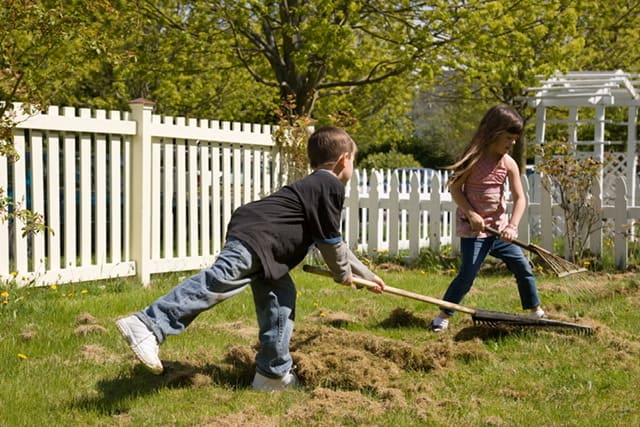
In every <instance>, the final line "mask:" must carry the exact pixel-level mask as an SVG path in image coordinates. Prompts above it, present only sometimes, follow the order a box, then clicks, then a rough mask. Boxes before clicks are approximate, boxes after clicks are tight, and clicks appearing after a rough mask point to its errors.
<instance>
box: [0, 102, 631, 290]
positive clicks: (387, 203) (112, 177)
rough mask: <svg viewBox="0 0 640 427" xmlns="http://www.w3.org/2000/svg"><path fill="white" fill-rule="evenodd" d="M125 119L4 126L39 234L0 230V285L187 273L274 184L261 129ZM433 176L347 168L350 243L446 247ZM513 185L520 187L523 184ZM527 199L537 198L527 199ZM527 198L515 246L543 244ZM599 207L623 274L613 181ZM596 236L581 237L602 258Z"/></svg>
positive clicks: (544, 234) (621, 193)
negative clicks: (535, 239) (608, 201)
mask: <svg viewBox="0 0 640 427" xmlns="http://www.w3.org/2000/svg"><path fill="white" fill-rule="evenodd" d="M130 108H131V111H130V112H119V111H104V110H89V109H75V108H68V107H65V108H58V107H55V106H53V107H50V108H49V109H48V110H47V111H46V112H44V113H38V114H35V115H33V116H23V117H18V125H17V127H16V128H15V130H14V143H15V148H16V150H17V152H18V154H19V155H20V160H18V161H16V162H13V163H12V162H8V161H7V159H6V158H4V157H0V188H3V189H5V191H6V194H8V195H9V196H10V197H11V198H12V199H13V200H15V201H17V202H20V203H21V204H22V206H24V207H26V208H29V209H31V210H34V211H36V212H40V213H42V214H43V215H44V218H45V220H46V223H47V225H48V226H49V227H51V229H52V230H53V233H41V234H37V235H35V236H27V237H23V236H22V235H21V232H20V230H21V227H22V224H21V223H20V222H19V221H17V220H16V221H4V222H0V281H15V282H16V283H17V284H18V285H19V286H24V285H28V284H33V285H36V286H43V285H48V284H53V283H68V282H78V281H87V280H98V279H107V278H114V277H124V276H132V275H137V276H138V277H139V279H140V280H141V282H142V283H143V284H148V283H149V281H150V276H151V274H154V273H161V272H166V271H180V270H194V269H199V268H202V267H204V266H206V265H208V264H210V263H211V262H212V261H213V259H214V257H215V255H216V254H217V253H218V252H219V251H220V249H221V245H222V243H223V240H224V235H225V229H226V225H227V223H228V222H229V220H230V217H231V213H232V212H233V210H234V209H236V208H237V207H238V206H240V205H242V204H245V203H248V202H250V201H252V200H256V199H258V198H260V197H263V196H265V195H267V194H269V193H271V192H272V191H274V190H276V189H277V188H279V187H280V186H281V185H283V183H285V182H286V176H284V174H283V173H282V168H281V165H280V155H279V153H278V151H277V149H276V147H275V144H274V142H273V139H272V129H271V127H269V126H263V125H256V124H246V123H230V122H218V121H214V120H195V119H187V118H182V117H163V116H159V115H155V114H153V105H152V104H151V103H149V102H147V101H144V100H135V101H132V103H131V105H130ZM445 181H446V174H444V173H442V172H435V173H434V172H433V171H427V170H421V171H418V172H412V173H409V172H407V171H400V172H398V171H369V172H367V171H357V173H356V174H355V175H354V177H353V179H352V180H351V182H350V183H349V185H348V188H347V200H346V203H345V211H344V220H343V231H344V236H345V240H346V241H347V243H348V244H349V246H350V247H352V248H353V249H356V250H359V251H365V252H368V253H370V254H371V253H375V252H380V251H388V252H389V253H390V254H400V253H401V252H402V253H404V252H403V251H406V253H407V254H408V255H409V256H416V255H418V253H419V251H420V249H421V248H424V247H429V248H431V249H433V250H435V251H438V250H440V249H441V248H442V246H443V245H449V244H451V245H452V247H453V250H454V251H457V250H458V245H459V242H458V239H454V238H453V236H455V224H454V221H452V218H453V211H454V209H455V206H454V204H453V202H452V200H451V196H450V194H449V193H448V191H447V190H446V188H444V183H445ZM523 183H524V185H525V189H526V190H527V191H528V188H529V187H528V181H527V179H526V177H523ZM537 193H538V190H537ZM537 193H536V201H535V202H533V203H531V204H530V206H529V209H528V211H527V213H526V214H525V218H523V221H522V223H521V229H520V236H521V237H522V238H523V239H529V238H530V237H531V236H532V233H535V235H536V236H540V239H541V242H542V245H543V246H545V247H547V248H551V247H552V244H553V239H554V238H556V237H557V236H558V230H557V227H558V221H557V218H558V217H559V216H560V215H561V212H560V210H559V207H557V206H555V205H554V204H553V203H552V201H551V196H550V195H549V194H548V193H545V192H544V191H539V193H540V194H537ZM615 194H616V196H615V203H614V204H613V205H607V206H603V207H602V208H603V209H602V212H603V219H605V220H606V222H607V223H608V224H610V225H611V227H610V230H609V231H608V232H609V233H611V232H612V231H611V230H613V234H612V236H613V241H614V252H615V260H616V265H617V266H618V267H619V268H621V269H624V268H626V264H627V253H628V239H627V237H626V236H628V235H629V232H630V226H631V224H632V223H633V222H634V221H636V220H637V219H638V218H640V207H634V206H631V207H629V208H627V192H626V186H625V183H624V180H622V179H618V180H617V181H616V183H615ZM605 235H606V233H605V230H599V231H598V232H597V233H594V235H593V236H591V241H590V246H591V250H592V251H593V252H594V253H596V254H601V253H602V250H603V249H602V241H603V238H604V236H605Z"/></svg>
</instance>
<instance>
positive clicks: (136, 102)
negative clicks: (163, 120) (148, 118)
mask: <svg viewBox="0 0 640 427" xmlns="http://www.w3.org/2000/svg"><path fill="white" fill-rule="evenodd" d="M139 104H142V105H145V106H146V105H149V106H154V105H156V103H155V102H153V101H151V100H149V99H146V98H136V99H134V100H132V101H130V102H129V105H139Z"/></svg>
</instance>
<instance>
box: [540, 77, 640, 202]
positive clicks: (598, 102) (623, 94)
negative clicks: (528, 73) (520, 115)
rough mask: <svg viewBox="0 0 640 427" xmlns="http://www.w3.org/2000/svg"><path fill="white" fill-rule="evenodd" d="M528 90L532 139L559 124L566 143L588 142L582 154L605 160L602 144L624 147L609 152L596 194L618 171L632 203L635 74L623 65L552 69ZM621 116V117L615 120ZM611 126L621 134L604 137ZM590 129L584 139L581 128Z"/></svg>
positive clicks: (638, 95) (639, 93) (639, 84)
mask: <svg viewBox="0 0 640 427" xmlns="http://www.w3.org/2000/svg"><path fill="white" fill-rule="evenodd" d="M527 91H528V93H529V96H528V97H527V99H528V103H529V106H531V107H535V108H536V128H535V129H536V137H535V143H536V144H544V143H545V141H546V140H545V136H546V134H547V131H548V130H549V128H550V127H551V126H556V127H558V126H559V127H561V129H562V130H563V131H566V132H567V137H568V142H569V143H570V144H573V145H575V146H578V145H583V146H584V145H590V146H592V151H591V152H590V153H586V154H588V155H590V156H592V157H593V158H595V159H597V160H598V161H601V162H605V161H607V160H608V158H607V159H605V156H604V153H605V146H608V145H615V146H616V147H624V148H623V150H622V151H618V152H610V154H612V155H613V156H612V158H613V160H612V161H607V163H605V167H604V168H603V170H602V172H601V179H600V183H601V190H603V191H602V192H601V194H602V195H603V196H605V197H607V195H608V192H609V191H610V190H612V186H613V183H614V182H615V180H616V178H617V177H620V176H622V177H624V178H625V181H626V183H627V189H628V194H629V198H628V202H627V203H628V204H629V205H636V201H637V200H636V197H637V193H638V191H636V186H637V184H636V181H637V166H638V151H637V145H638V108H639V107H640V75H639V74H631V73H626V72H624V71H622V70H617V71H602V72H596V71H586V72H568V73H556V74H554V75H553V76H552V77H550V78H548V79H545V80H541V81H540V86H538V87H532V88H528V89H527ZM625 110H626V111H625ZM550 113H551V114H550ZM607 113H611V114H607ZM621 116H622V117H625V118H624V119H622V120H620V117H621ZM565 128H566V129H565ZM614 128H617V129H615V132H613V133H615V134H616V135H626V138H622V140H615V141H612V140H608V139H607V134H608V133H611V132H607V131H608V130H613V129H614ZM591 129H593V130H592V137H591V138H588V139H585V138H584V135H585V133H586V132H585V131H586V130H588V131H591ZM578 135H582V139H581V140H579V139H578ZM607 151H609V150H607Z"/></svg>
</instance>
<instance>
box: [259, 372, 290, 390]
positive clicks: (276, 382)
mask: <svg viewBox="0 0 640 427" xmlns="http://www.w3.org/2000/svg"><path fill="white" fill-rule="evenodd" d="M251 386H252V387H253V389H254V390H260V391H278V390H285V389H288V388H296V387H299V386H300V380H299V379H298V377H297V376H296V374H295V373H294V372H293V371H289V372H287V373H286V375H285V376H284V377H282V378H269V377H265V376H264V375H262V374H259V373H258V372H256V375H255V376H254V377H253V384H251Z"/></svg>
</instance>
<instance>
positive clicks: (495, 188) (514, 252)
mask: <svg viewBox="0 0 640 427" xmlns="http://www.w3.org/2000/svg"><path fill="white" fill-rule="evenodd" d="M522 131H523V120H522V118H521V117H520V115H519V114H518V113H517V112H516V111H515V110H514V109H513V108H511V107H509V106H507V105H498V106H495V107H492V108H491V109H490V110H489V111H487V113H486V114H485V115H484V117H483V118H482V121H480V125H479V126H478V129H477V131H476V133H475V135H474V136H473V138H472V139H471V142H469V144H468V145H467V147H466V148H465V150H464V153H463V155H462V157H461V159H460V160H458V161H457V162H456V163H454V164H453V165H451V166H450V167H449V169H452V170H453V174H452V175H451V177H450V178H449V188H450V191H451V196H452V198H453V200H454V202H455V203H456V205H457V209H456V228H457V233H456V234H457V236H459V237H460V238H461V239H460V248H461V253H462V260H461V265H460V271H459V272H458V275H457V276H456V277H455V279H453V281H452V282H451V284H450V285H449V288H448V289H447V291H446V293H445V294H444V297H443V299H444V300H445V301H449V302H453V303H456V304H458V303H460V302H461V301H462V299H463V298H464V296H465V295H466V294H467V292H469V289H471V285H473V281H474V280H475V278H476V275H477V274H478V271H479V270H480V266H481V265H482V263H483V262H484V260H485V259H486V257H487V255H492V256H495V257H497V258H500V259H502V260H503V261H504V262H505V263H506V265H507V267H508V268H509V270H510V271H511V272H512V273H513V274H514V276H515V278H516V282H517V284H518V292H519V293H520V302H521V304H522V308H523V309H525V310H527V309H528V310H531V313H532V316H536V317H543V316H544V311H543V310H542V309H541V308H540V299H539V297H538V291H537V289H536V282H535V278H534V276H533V271H532V270H531V266H530V264H529V261H528V259H527V258H526V257H525V256H524V253H523V252H522V250H521V249H520V248H519V247H518V246H516V245H515V244H514V243H511V241H512V240H513V239H515V238H516V237H517V235H518V224H519V222H520V219H521V218H522V214H523V213H524V210H525V208H526V203H527V201H526V198H525V195H524V192H523V189H522V183H521V181H520V171H519V169H518V165H517V164H516V162H515V160H514V159H513V158H512V157H511V156H510V155H509V154H507V153H508V152H509V150H510V149H511V147H512V146H513V145H514V144H515V142H516V141H517V140H518V138H519V137H520V135H521V134H522ZM507 179H508V180H509V188H510V190H511V196H512V198H513V209H512V212H511V219H510V220H509V221H507V214H506V203H505V198H504V188H505V183H506V181H507ZM485 226H487V227H492V228H494V229H497V230H501V233H500V238H497V237H494V236H492V235H489V234H487V233H486V232H485V231H484V230H485ZM453 314H454V311H453V310H449V309H444V308H441V311H440V314H439V315H438V316H437V317H436V318H435V319H434V320H433V321H432V322H431V330H432V331H434V332H441V331H444V330H446V329H447V327H448V326H449V317H451V316H452V315H453Z"/></svg>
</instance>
